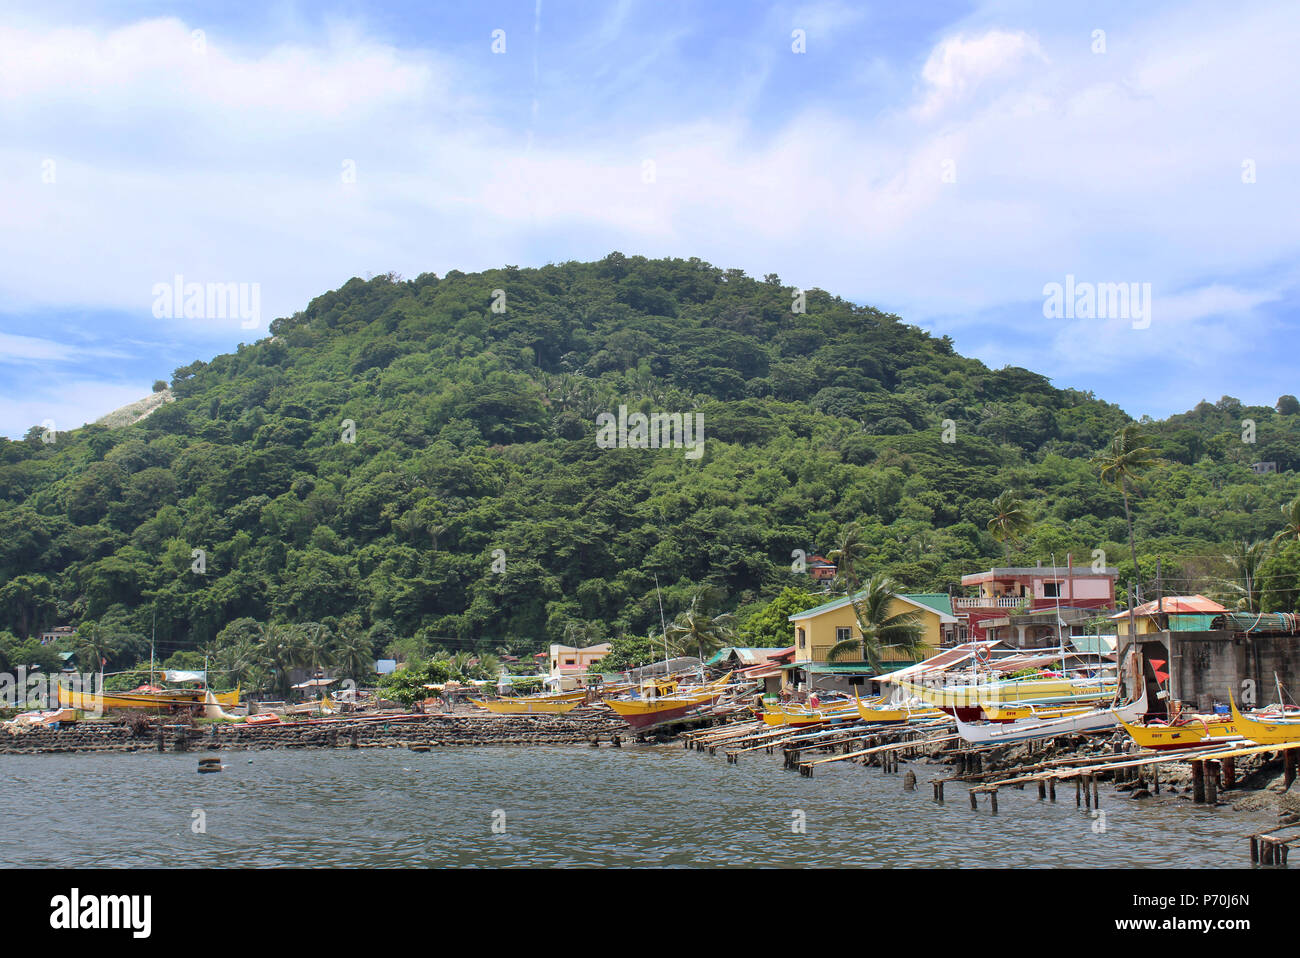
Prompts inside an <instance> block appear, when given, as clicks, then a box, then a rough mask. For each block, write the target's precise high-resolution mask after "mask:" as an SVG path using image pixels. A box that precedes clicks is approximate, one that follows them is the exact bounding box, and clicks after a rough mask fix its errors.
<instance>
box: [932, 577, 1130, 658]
mask: <svg viewBox="0 0 1300 958" xmlns="http://www.w3.org/2000/svg"><path fill="white" fill-rule="evenodd" d="M1118 575H1119V570H1118V569H1116V568H1115V567H1114V566H1107V567H1106V568H1105V569H1102V570H1101V571H1097V572H1094V571H1093V569H1092V567H1091V566H1075V565H1074V563H1073V561H1072V559H1071V557H1070V556H1066V564H1065V565H1064V566H1045V565H1043V564H1042V563H1041V562H1040V563H1039V564H1038V565H1037V566H1029V567H1007V568H994V569H989V570H988V571H987V572H976V573H973V574H971V575H964V576H962V577H961V584H962V585H963V586H975V587H976V589H977V592H976V594H975V595H972V596H955V597H954V598H953V600H952V611H953V614H955V615H956V616H957V617H958V618H959V619H960V620H961V625H962V627H963V628H961V629H959V630H958V634H957V641H962V642H964V641H967V640H968V639H969V640H971V641H982V640H984V639H988V638H993V636H992V635H989V634H987V633H988V632H989V630H990V629H994V630H1004V629H1005V630H1008V631H1002V632H1001V634H999V635H998V636H997V637H998V638H1001V639H1004V640H1006V641H1008V642H1011V641H1012V640H1013V639H1015V640H1018V643H1017V644H1020V645H1032V644H1036V643H1037V642H1038V641H1042V637H1043V635H1044V634H1045V633H1043V632H1042V629H1043V628H1044V627H1045V628H1047V629H1048V631H1050V632H1051V640H1052V641H1051V644H1053V645H1055V644H1056V638H1055V634H1056V628H1057V622H1056V618H1055V616H1054V615H1048V616H1047V617H1046V618H1044V617H1043V616H1042V615H1041V613H1044V612H1049V613H1055V611H1056V609H1057V608H1058V607H1059V608H1060V610H1061V613H1062V615H1061V619H1062V620H1063V622H1062V625H1064V626H1071V625H1076V624H1078V623H1077V622H1076V620H1081V619H1082V618H1084V617H1086V616H1079V615H1076V614H1070V615H1066V610H1076V609H1088V610H1093V612H1092V613H1091V614H1092V615H1095V614H1096V613H1097V612H1098V611H1102V610H1108V609H1114V608H1115V579H1116V577H1117V576H1118ZM1020 619H1024V620H1025V621H1018V620H1020ZM1037 619H1042V621H1041V622H1039V621H1036V620H1037ZM1026 630H1028V631H1026Z"/></svg>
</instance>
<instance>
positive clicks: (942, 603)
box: [790, 593, 957, 665]
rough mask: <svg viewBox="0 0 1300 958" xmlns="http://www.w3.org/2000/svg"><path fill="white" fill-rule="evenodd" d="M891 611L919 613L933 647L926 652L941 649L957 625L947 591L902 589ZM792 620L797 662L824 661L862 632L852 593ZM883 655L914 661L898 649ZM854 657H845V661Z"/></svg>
mask: <svg viewBox="0 0 1300 958" xmlns="http://www.w3.org/2000/svg"><path fill="white" fill-rule="evenodd" d="M888 611H889V614H890V615H898V614H900V613H903V612H914V613H916V615H917V618H918V619H919V625H920V626H921V628H922V629H923V630H924V632H925V634H924V642H925V644H926V645H927V646H929V647H930V649H931V650H932V651H930V652H927V653H925V654H926V656H929V655H932V654H934V652H937V651H938V650H939V647H940V644H941V643H942V641H943V637H944V633H945V630H946V629H953V628H956V626H957V617H956V616H954V615H953V614H952V601H951V599H949V597H948V596H947V594H944V593H916V594H905V593H898V594H896V595H895V596H894V598H893V599H892V600H891V601H890V603H889V610H888ZM790 621H791V622H792V623H793V624H794V661H795V664H799V663H808V664H813V665H821V664H824V663H825V662H826V653H828V652H829V651H830V650H831V646H833V645H835V643H837V642H842V641H844V640H845V639H857V638H861V636H862V631H861V630H860V629H859V628H858V620H857V616H856V615H855V614H854V612H853V606H852V604H851V603H850V602H849V598H848V596H843V597H841V598H838V599H835V600H834V601H831V602H827V603H824V604H823V605H819V606H816V607H814V608H811V609H808V610H807V611H805V612H799V613H797V614H795V615H792V616H790ZM882 658H883V659H884V660H885V661H887V662H898V661H903V662H911V661H913V658H912V656H910V655H908V654H907V653H906V652H903V651H901V650H895V649H887V650H885V652H884V654H883V656H882ZM851 661H852V660H850V659H843V660H841V662H842V664H844V665H848V664H850V662H851Z"/></svg>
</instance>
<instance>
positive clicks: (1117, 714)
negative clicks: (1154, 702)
mask: <svg viewBox="0 0 1300 958" xmlns="http://www.w3.org/2000/svg"><path fill="white" fill-rule="evenodd" d="M1146 712H1147V693H1146V689H1143V690H1142V695H1141V696H1140V697H1139V698H1138V700H1137V701H1136V702H1131V703H1130V704H1128V705H1125V706H1123V707H1122V708H1119V709H1111V708H1099V709H1089V710H1088V711H1086V712H1080V713H1078V714H1075V715H1059V716H1057V717H1055V718H1046V717H1033V718H1022V719H1017V720H1015V721H1012V722H987V723H984V724H979V725H975V724H971V723H968V722H963V721H962V720H961V719H957V720H956V721H957V734H958V735H960V736H961V737H962V738H963V739H965V740H966V741H967V742H970V743H972V744H974V745H989V744H997V743H1000V742H1026V741H1029V740H1030V739H1036V738H1050V737H1052V736H1053V735H1070V734H1073V733H1076V732H1097V731H1101V730H1102V729H1108V728H1114V727H1115V726H1116V725H1117V724H1118V723H1120V722H1122V721H1126V720H1127V721H1130V722H1137V721H1140V720H1141V719H1142V717H1143V716H1144V715H1146Z"/></svg>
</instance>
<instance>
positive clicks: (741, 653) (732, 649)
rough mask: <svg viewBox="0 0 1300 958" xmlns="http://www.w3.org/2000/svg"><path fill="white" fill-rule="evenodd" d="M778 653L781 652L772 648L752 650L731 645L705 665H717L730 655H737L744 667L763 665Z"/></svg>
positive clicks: (719, 651)
mask: <svg viewBox="0 0 1300 958" xmlns="http://www.w3.org/2000/svg"><path fill="white" fill-rule="evenodd" d="M778 651H780V650H779V649H772V648H761V649H752V648H739V647H736V646H730V645H729V646H727V647H726V648H723V649H719V650H718V652H717V654H716V655H714V656H713V657H712V658H711V659H708V660H706V661H705V663H704V664H705V665H716V664H717V663H718V662H721V661H722V660H723V659H725V658H726V657H727V656H728V655H731V654H732V653H735V656H736V658H737V660H738V661H739V662H740V663H741V664H742V665H761V664H762V663H764V662H766V661H767V660H768V657H769V656H771V654H772V653H773V652H778Z"/></svg>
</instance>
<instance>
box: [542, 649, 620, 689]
mask: <svg viewBox="0 0 1300 958" xmlns="http://www.w3.org/2000/svg"><path fill="white" fill-rule="evenodd" d="M610 648H611V646H610V644H609V643H608V642H602V643H600V645H589V646H587V647H586V648H585V649H575V648H574V647H573V646H570V645H552V646H551V654H550V660H551V670H550V671H551V677H550V681H549V683H548V684H558V686H559V689H560V691H562V692H571V691H572V690H574V689H582V688H586V687H587V673H588V672H589V671H590V669H591V666H593V665H595V664H596V663H597V662H599V661H600V660H601V659H603V658H604V657H605V656H607V655H609V652H610Z"/></svg>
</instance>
